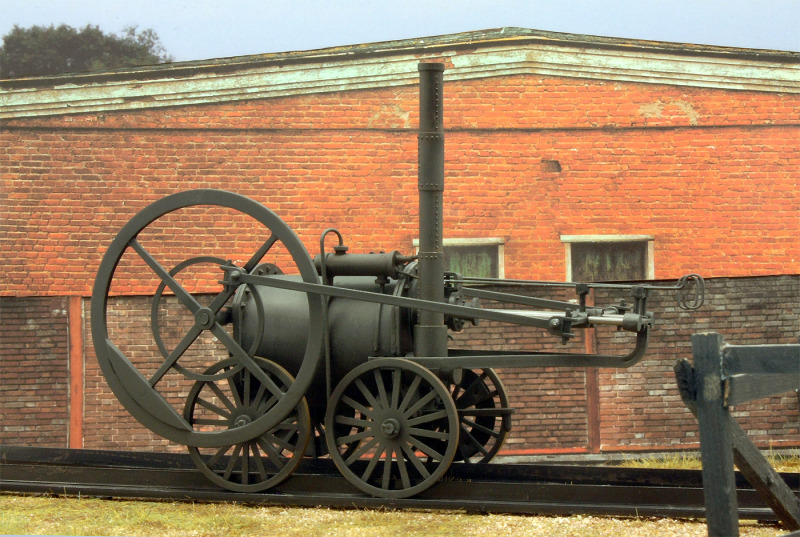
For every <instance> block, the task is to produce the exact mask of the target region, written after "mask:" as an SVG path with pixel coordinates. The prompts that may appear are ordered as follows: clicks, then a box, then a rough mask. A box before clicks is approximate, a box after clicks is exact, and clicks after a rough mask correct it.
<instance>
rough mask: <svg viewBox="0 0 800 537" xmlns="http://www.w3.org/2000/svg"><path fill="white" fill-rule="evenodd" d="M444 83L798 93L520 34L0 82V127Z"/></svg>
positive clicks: (772, 61)
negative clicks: (508, 79) (565, 82)
mask: <svg viewBox="0 0 800 537" xmlns="http://www.w3.org/2000/svg"><path fill="white" fill-rule="evenodd" d="M427 58H430V59H444V60H445V61H447V62H448V64H449V66H448V72H447V80H448V81H457V80H476V79H482V78H491V77H499V76H509V75H537V76H554V77H568V78H583V79H593V80H606V81H616V82H635V83H642V84H667V85H675V86H689V87H698V88H713V89H728V90H744V91H760V92H778V93H800V54H798V53H794V52H780V51H761V50H749V49H734V48H724V47H710V46H696V45H681V44H674V43H659V42H651V41H628V40H621V39H613V38H602V37H593V36H577V35H572V34H553V33H548V32H537V31H533V30H524V29H519V28H504V29H500V30H490V31H485V32H470V33H465V34H454V35H449V36H440V37H433V38H422V39H411V40H403V41H391V42H386V43H374V44H369V45H354V46H349V47H336V48H330V49H321V50H316V51H305V52H289V53H278V54H264V55H257V56H245V57H237V58H224V59H220V60H211V61H200V62H184V63H176V64H165V65H158V66H150V67H143V68H136V69H126V70H116V71H107V72H101V73H89V74H72V75H62V76H56V77H37V78H28V79H10V80H3V81H0V118H5V119H12V118H24V117H36V116H52V115H64V114H79V113H99V112H107V111H121V110H143V109H150V108H158V107H168V106H191V105H202V104H211V103H224V102H234V101H239V100H250V99H265V98H274V97H290V96H295V95H308V94H314V93H325V92H338V91H353V90H364V89H374V88H385V87H393V86H403V85H412V84H416V83H417V80H418V72H417V64H418V63H419V61H420V59H427Z"/></svg>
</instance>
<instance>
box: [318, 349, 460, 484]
mask: <svg viewBox="0 0 800 537" xmlns="http://www.w3.org/2000/svg"><path fill="white" fill-rule="evenodd" d="M458 427H459V426H458V414H457V411H456V406H455V403H453V400H452V399H451V397H450V393H449V392H448V391H447V388H446V387H445V386H444V384H442V382H441V381H440V380H439V378H438V377H437V376H436V375H434V374H433V373H431V372H430V371H429V370H428V369H426V368H424V367H422V366H420V365H418V364H415V363H413V362H409V361H408V360H403V359H400V358H383V359H379V360H374V361H370V362H367V363H365V364H362V365H360V366H358V367H356V368H355V369H353V370H352V371H351V372H350V373H348V374H347V375H346V376H345V377H344V378H343V379H342V381H341V382H340V383H339V385H338V386H337V387H336V389H335V390H334V392H333V394H332V395H331V400H330V401H329V403H328V412H327V415H326V417H325V438H326V441H327V444H328V451H329V453H330V456H331V458H332V459H333V461H334V463H335V464H336V466H337V468H338V469H339V471H340V472H341V473H342V475H343V476H344V477H345V478H346V479H347V480H348V481H349V482H350V483H352V484H353V485H355V486H356V487H357V488H358V489H360V490H361V491H363V492H366V493H367V494H371V495H373V496H381V497H385V498H407V497H409V496H413V495H415V494H418V493H420V492H422V491H424V490H426V489H427V488H429V487H430V486H432V485H433V484H434V483H436V482H437V481H438V480H439V479H440V478H441V477H442V475H444V473H445V472H446V471H447V469H448V468H449V467H450V463H451V462H452V461H453V457H454V456H455V453H456V448H457V447H458ZM434 446H435V447H434Z"/></svg>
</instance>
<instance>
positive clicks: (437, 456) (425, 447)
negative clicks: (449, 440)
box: [411, 437, 444, 461]
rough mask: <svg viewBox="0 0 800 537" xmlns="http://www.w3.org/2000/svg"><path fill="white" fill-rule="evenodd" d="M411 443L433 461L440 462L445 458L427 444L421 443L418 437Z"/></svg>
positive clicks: (413, 438)
mask: <svg viewBox="0 0 800 537" xmlns="http://www.w3.org/2000/svg"><path fill="white" fill-rule="evenodd" d="M411 442H412V443H413V444H414V445H415V446H416V447H417V449H418V450H420V451H421V452H423V453H424V454H425V455H427V456H428V457H430V458H431V459H432V460H435V461H440V460H442V459H443V458H444V455H442V454H441V453H439V452H438V451H436V450H435V449H433V448H432V447H430V446H429V445H428V444H426V443H425V442H422V441H420V440H419V439H418V438H417V437H412V439H411Z"/></svg>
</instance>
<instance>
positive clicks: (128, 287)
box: [91, 190, 323, 447]
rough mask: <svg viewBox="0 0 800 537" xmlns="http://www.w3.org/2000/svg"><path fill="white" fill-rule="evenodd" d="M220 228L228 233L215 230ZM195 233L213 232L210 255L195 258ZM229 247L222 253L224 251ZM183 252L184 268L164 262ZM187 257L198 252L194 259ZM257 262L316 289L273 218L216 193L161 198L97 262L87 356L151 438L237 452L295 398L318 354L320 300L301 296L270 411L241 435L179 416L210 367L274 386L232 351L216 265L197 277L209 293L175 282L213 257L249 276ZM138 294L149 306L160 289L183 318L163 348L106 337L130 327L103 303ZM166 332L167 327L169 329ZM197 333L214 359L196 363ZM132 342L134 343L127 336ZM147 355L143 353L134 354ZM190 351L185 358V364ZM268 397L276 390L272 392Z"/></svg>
mask: <svg viewBox="0 0 800 537" xmlns="http://www.w3.org/2000/svg"><path fill="white" fill-rule="evenodd" d="M215 210H216V211H218V212H222V213H223V215H222V217H221V218H220V217H219V216H217V215H216V213H214V214H212V215H211V216H207V215H206V214H205V212H204V211H207V212H214V211H215ZM198 213H199V214H198ZM223 223H224V224H228V225H229V226H230V227H231V228H232V229H227V228H226V227H224V225H221V224H223ZM234 223H235V225H234ZM181 226H184V228H187V229H188V231H187V229H182V231H184V232H186V235H185V236H183V237H180V236H176V235H175V233H176V232H175V231H174V229H175V228H180V227H181ZM197 229H200V230H201V232H202V234H201V236H202V237H204V238H205V237H206V236H207V235H209V236H210V235H212V234H213V232H217V235H216V236H215V237H217V239H218V240H217V242H216V243H215V245H216V246H217V247H216V249H215V251H214V252H213V253H212V252H210V251H208V252H206V251H204V250H205V249H206V246H207V245H206V244H203V243H202V242H201V241H197V240H196V239H195V238H194V237H193V233H194V231H195V230H197ZM237 241H239V242H237ZM229 247H230V250H233V251H232V252H230V251H228V248H229ZM184 249H185V250H192V253H193V254H195V255H192V256H190V258H189V260H188V261H183V262H182V263H177V262H175V261H174V256H176V255H178V254H180V253H181V252H176V250H184ZM208 249H209V250H210V249H211V247H210V246H209V247H208ZM197 250H201V251H203V253H202V254H201V255H196V252H197ZM219 250H224V252H222V251H219ZM267 254H269V255H270V256H271V257H275V259H276V260H278V259H281V260H283V261H284V262H287V261H288V262H290V263H291V264H292V265H293V266H292V267H291V269H290V270H288V271H287V272H288V273H294V272H296V273H299V274H300V276H301V278H302V279H303V281H305V282H307V283H319V277H318V276H317V272H316V269H315V267H314V264H313V262H312V261H311V258H310V256H309V255H308V252H307V251H306V249H305V247H304V246H303V244H302V242H300V239H299V238H298V237H297V235H295V233H294V232H292V230H291V229H289V227H288V226H287V225H286V224H285V223H284V222H283V220H281V219H280V218H279V217H278V216H277V215H275V213H273V212H272V211H270V210H269V209H267V208H266V207H264V206H263V205H261V204H259V203H257V202H255V201H253V200H251V199H249V198H246V197H244V196H240V195H237V194H233V193H231V192H225V191H220V190H194V191H188V192H181V193H179V194H174V195H171V196H167V197H166V198H163V199H161V200H159V201H157V202H155V203H153V204H152V205H150V206H148V207H146V208H145V209H144V210H142V211H141V212H139V213H138V214H136V215H135V216H134V217H133V218H132V219H131V220H130V221H129V222H128V223H127V224H126V225H125V226H124V227H123V228H122V230H121V231H120V232H119V234H118V235H117V236H116V237H115V239H114V240H113V241H112V243H111V245H110V247H109V249H108V251H107V252H106V254H105V256H104V257H103V260H102V262H101V264H100V267H99V269H98V272H97V277H96V279H95V284H94V288H93V291H92V313H91V315H92V337H93V340H94V345H95V351H96V354H97V360H98V362H99V364H100V368H101V370H102V371H103V375H104V376H105V378H106V381H107V382H108V384H109V386H110V387H111V389H112V391H113V392H114V394H115V395H116V396H117V398H118V399H119V401H120V402H121V403H122V405H123V406H124V407H125V408H126V409H127V410H128V412H130V413H131V415H133V416H134V417H135V418H136V419H137V420H138V421H139V422H141V423H142V424H143V425H145V426H146V427H147V428H149V429H150V430H152V431H153V432H155V433H157V434H159V435H161V436H163V437H165V438H167V439H169V440H172V441H173V442H176V443H179V444H184V445H187V446H195V447H222V446H230V445H236V444H242V443H245V442H247V441H249V440H252V439H255V438H258V437H260V436H261V435H262V434H264V433H265V432H266V431H268V430H270V429H272V428H274V427H275V426H277V425H278V424H279V423H281V422H282V420H283V419H284V418H285V417H286V416H288V415H289V414H290V413H291V412H292V411H293V409H294V408H295V407H296V406H297V404H298V403H299V402H300V400H301V399H302V398H303V396H304V395H305V392H306V391H307V390H308V388H309V386H310V385H311V382H312V380H313V378H314V375H315V373H316V370H317V366H318V364H319V361H320V359H321V356H322V333H323V332H322V329H323V326H322V322H321V319H322V300H321V298H320V297H319V296H316V295H312V294H309V295H307V298H308V308H309V311H308V313H309V319H310V323H309V333H308V339H307V344H306V348H305V354H304V356H303V360H302V364H301V365H300V367H299V370H298V371H297V374H296V378H295V380H294V382H292V383H291V385H289V386H288V387H286V389H285V390H281V391H280V393H281V395H280V396H279V397H278V399H277V401H276V403H275V404H274V405H273V406H272V407H271V408H270V409H269V410H268V411H267V412H266V413H264V414H263V415H262V416H260V417H258V418H257V419H255V420H253V421H252V422H251V423H247V424H245V425H243V426H241V427H237V428H231V429H225V430H212V431H209V430H206V429H205V428H202V427H200V428H196V427H194V426H193V425H192V424H190V423H189V422H187V421H186V420H185V419H184V418H183V416H182V415H181V413H180V409H182V408H183V406H184V405H185V403H186V400H187V399H186V397H187V393H188V391H189V390H190V389H191V386H192V383H191V381H196V380H209V379H208V378H206V377H204V376H203V371H204V370H205V369H207V368H208V366H209V365H211V364H213V363H215V362H218V361H220V360H224V359H227V358H231V359H232V360H234V361H235V363H236V366H235V367H234V368H232V369H231V370H230V371H224V372H220V373H218V375H217V376H226V375H228V376H230V375H233V374H235V373H238V371H247V372H249V374H250V375H252V376H253V377H254V378H256V379H258V380H259V381H260V382H261V383H263V384H266V385H270V384H273V383H274V381H273V380H272V379H271V378H270V377H269V375H268V374H267V373H266V372H265V371H264V370H263V369H262V368H261V367H260V366H259V365H258V363H257V362H256V360H255V359H254V357H253V349H244V348H242V346H241V345H240V344H239V343H238V341H237V340H236V339H235V338H234V337H233V335H232V334H231V333H230V332H229V330H228V328H227V327H226V326H225V324H226V322H227V321H226V315H225V309H224V308H225V307H226V306H227V305H228V304H230V302H231V299H232V297H233V295H234V293H235V292H236V291H237V287H235V286H233V285H230V284H224V282H220V280H221V279H222V278H223V277H224V275H225V273H224V272H223V270H222V267H215V272H214V274H213V277H212V276H209V277H208V278H207V279H208V282H209V283H208V284H207V285H208V286H213V285H216V288H215V289H214V290H213V291H211V292H210V295H209V291H208V289H209V288H211V287H207V288H202V289H201V290H200V291H197V292H195V290H194V289H195V288H200V287H199V286H198V285H197V282H195V281H193V280H189V281H182V280H180V278H179V277H185V278H187V279H188V278H189V276H188V275H187V273H188V272H190V271H191V270H193V269H195V268H197V267H199V266H200V261H202V262H203V263H208V262H209V260H211V262H212V264H213V263H216V262H218V261H219V259H223V258H224V259H237V258H241V259H242V260H243V261H242V263H241V265H240V266H238V268H239V270H241V271H243V272H246V273H249V272H252V271H254V270H255V269H256V268H257V267H258V265H259V264H260V263H262V261H263V260H264V258H265V256H266V255H267ZM228 256H230V257H228ZM183 259H186V257H184V258H183ZM196 260H197V261H198V262H195V261H196ZM230 265H237V263H236V262H233V261H231V262H226V266H230ZM165 267H166V268H165ZM170 267H172V270H170ZM184 269H186V270H185V271H184ZM147 286H152V289H151V290H150V291H149V292H150V293H152V292H154V291H156V289H155V288H156V287H158V293H157V300H158V301H159V302H161V301H162V300H161V299H162V292H163V291H164V289H165V288H166V289H168V290H169V291H170V293H171V296H170V299H171V300H172V301H173V303H174V304H175V309H176V310H180V312H181V314H182V319H184V320H186V322H185V323H184V324H181V325H179V326H178V328H175V329H174V330H175V332H176V334H177V337H176V338H175V342H174V345H170V346H165V344H164V343H163V342H161V341H158V340H159V338H160V332H159V335H158V336H154V338H155V339H156V341H155V342H149V343H148V342H144V341H139V340H137V341H135V342H134V343H130V342H128V341H122V340H121V339H118V338H117V336H118V334H119V333H120V332H118V331H114V330H112V331H111V333H110V332H109V326H114V327H116V326H118V325H120V323H129V322H130V321H129V319H128V318H127V316H126V315H127V313H126V312H125V311H121V312H119V313H118V312H116V311H114V303H115V302H116V299H114V300H112V297H111V295H117V294H119V295H133V294H141V293H143V292H146V291H145V290H144V288H145V287H147ZM150 317H152V314H150V313H148V314H147V319H148V321H149V320H150ZM159 322H160V321H159ZM167 324H169V326H171V327H172V326H173V324H174V323H172V324H171V323H167ZM154 333H155V329H154ZM201 335H202V336H203V338H206V337H208V339H209V340H211V343H209V344H210V345H211V344H213V345H216V346H218V347H220V349H219V350H220V351H221V353H220V356H216V354H209V355H208V356H206V355H205V354H204V348H200V349H199V350H198V349H196V348H194V347H193V346H194V345H195V342H197V341H199V338H200V336H201ZM136 337H139V338H140V337H141V336H140V334H138V333H137V334H136ZM147 345H150V347H147ZM198 346H199V345H198ZM150 348H152V351H150V350H144V351H143V350H142V349H150ZM190 348H191V349H192V350H191V353H193V354H191V356H190V357H187V356H186V355H187V350H189V349H190ZM165 353H166V354H167V356H166V357H165V356H164V354H165ZM197 356H199V357H197ZM186 361H189V362H191V363H192V364H193V365H196V367H195V371H196V372H195V373H191V374H187V369H188V368H187V367H186V363H184V362H186ZM204 361H205V362H208V363H203V362H204ZM195 362H197V363H196V364H195ZM237 368H238V370H237ZM164 379H166V380H164ZM273 390H277V388H275V387H273Z"/></svg>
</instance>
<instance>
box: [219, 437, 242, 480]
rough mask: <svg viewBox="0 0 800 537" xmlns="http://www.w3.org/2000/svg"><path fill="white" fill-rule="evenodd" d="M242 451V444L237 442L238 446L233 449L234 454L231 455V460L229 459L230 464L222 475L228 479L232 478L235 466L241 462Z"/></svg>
mask: <svg viewBox="0 0 800 537" xmlns="http://www.w3.org/2000/svg"><path fill="white" fill-rule="evenodd" d="M241 453H242V445H241V444H237V446H236V448H235V449H234V450H233V454H232V455H231V458H230V460H229V461H228V466H227V467H226V468H225V473H223V474H222V477H223V478H225V479H226V480H230V478H231V474H233V470H234V468H236V465H237V464H238V463H239V456H240V455H241Z"/></svg>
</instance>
